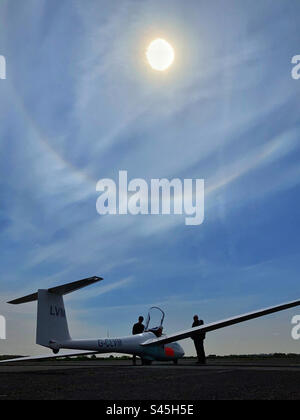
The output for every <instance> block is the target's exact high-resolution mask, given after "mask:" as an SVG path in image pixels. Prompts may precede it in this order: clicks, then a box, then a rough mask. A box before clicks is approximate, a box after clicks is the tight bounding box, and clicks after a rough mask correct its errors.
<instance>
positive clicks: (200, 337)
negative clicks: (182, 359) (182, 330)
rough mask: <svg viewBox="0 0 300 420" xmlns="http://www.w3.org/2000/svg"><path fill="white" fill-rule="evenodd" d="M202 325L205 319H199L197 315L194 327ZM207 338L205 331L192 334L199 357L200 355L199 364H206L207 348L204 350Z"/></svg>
mask: <svg viewBox="0 0 300 420" xmlns="http://www.w3.org/2000/svg"><path fill="white" fill-rule="evenodd" d="M202 325H204V321H202V320H199V317H198V315H195V316H194V322H193V325H192V328H195V327H201V326H202ZM205 338H206V334H205V333H203V332H198V333H195V334H193V336H192V339H193V341H194V344H195V348H196V352H197V357H198V362H197V364H199V365H205V364H206V356H205V350H204V340H205Z"/></svg>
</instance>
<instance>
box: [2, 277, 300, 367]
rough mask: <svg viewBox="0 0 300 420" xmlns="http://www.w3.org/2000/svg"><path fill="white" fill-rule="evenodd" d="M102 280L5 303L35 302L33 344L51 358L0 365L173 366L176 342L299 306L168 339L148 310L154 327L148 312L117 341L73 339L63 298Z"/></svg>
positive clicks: (177, 351) (177, 350) (286, 305)
mask: <svg viewBox="0 0 300 420" xmlns="http://www.w3.org/2000/svg"><path fill="white" fill-rule="evenodd" d="M102 280H103V279H102V278H100V277H91V278H88V279H83V280H79V281H76V282H74V283H68V284H64V285H62V286H58V287H54V288H50V289H46V290H44V289H41V290H38V292H37V293H34V294H32V295H29V296H25V297H22V298H20V299H16V300H13V301H11V302H8V303H10V304H13V305H19V304H23V303H28V302H33V301H36V300H37V301H38V313H37V337H36V343H37V344H38V345H41V346H43V347H47V348H49V349H51V350H52V351H53V353H54V356H36V357H26V358H19V359H14V360H5V361H2V362H0V363H9V362H15V361H25V360H41V359H49V358H58V357H68V356H75V355H77V356H78V355H87V354H104V353H121V354H132V355H136V356H139V357H141V359H142V361H143V363H144V364H151V362H152V361H155V360H156V361H173V362H174V363H177V361H178V359H181V358H182V357H183V356H184V350H183V349H182V347H181V346H180V345H179V344H178V343H177V342H176V341H180V340H184V339H186V338H191V337H194V336H195V334H197V333H203V332H205V333H208V332H211V331H215V330H218V329H220V328H225V327H228V326H231V325H235V324H239V323H241V322H245V321H249V320H251V319H256V318H259V317H262V316H265V315H270V314H273V313H276V312H280V311H283V310H286V309H291V308H294V307H296V306H299V305H300V300H297V301H293V302H288V303H284V304H281V305H277V306H272V307H270V308H266V309H261V310H259V311H255V312H251V313H248V314H244V315H240V316H236V317H232V318H229V319H226V320H223V321H218V322H214V323H211V324H207V325H204V326H200V327H196V328H192V329H188V330H185V331H181V332H178V333H175V334H172V335H169V336H167V335H165V334H163V333H162V331H163V321H164V312H163V311H162V310H161V309H160V308H151V309H156V310H158V311H160V312H161V313H162V319H161V322H160V325H159V326H157V327H154V328H153V327H152V328H151V327H150V321H151V316H150V312H149V316H148V320H147V324H146V328H145V331H144V333H142V334H138V335H134V336H128V337H119V338H107V339H101V338H100V339H94V340H74V339H72V338H71V336H70V333H69V327H68V322H67V316H66V311H65V305H64V300H63V296H64V295H67V294H69V293H71V292H74V291H76V290H79V289H81V288H83V287H86V286H89V285H91V284H94V283H96V282H99V281H102ZM62 349H64V350H81V352H80V353H75V354H74V352H73V353H66V354H60V355H59V356H58V353H59V351H60V350H62Z"/></svg>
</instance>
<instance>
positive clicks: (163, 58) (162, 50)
mask: <svg viewBox="0 0 300 420" xmlns="http://www.w3.org/2000/svg"><path fill="white" fill-rule="evenodd" d="M146 56H147V60H148V62H149V64H150V66H151V67H152V68H153V69H154V70H157V71H164V70H167V69H168V68H169V67H170V66H171V65H172V64H173V62H174V59H175V52H174V49H173V47H172V46H171V45H170V44H169V43H168V42H167V41H165V40H164V39H156V40H154V41H152V42H151V44H150V45H149V47H148V49H147V52H146Z"/></svg>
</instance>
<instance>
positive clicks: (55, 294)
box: [9, 277, 103, 351]
mask: <svg viewBox="0 0 300 420" xmlns="http://www.w3.org/2000/svg"><path fill="white" fill-rule="evenodd" d="M101 280H103V279H102V278H100V277H91V278H88V279H84V280H79V281H77V282H74V283H68V284H64V285H62V286H58V287H54V288H51V289H46V290H43V289H41V290H38V292H37V293H34V294H32V295H29V296H25V297H22V298H20V299H16V300H13V301H11V302H9V303H11V304H13V305H20V304H22V303H27V302H33V301H36V300H37V301H38V313H37V332H36V343H37V344H39V345H40V346H44V347H48V348H51V349H52V350H54V351H55V350H59V348H60V344H61V343H65V342H67V341H70V340H71V337H70V333H69V327H68V321H67V316H66V310H65V304H64V298H63V296H64V295H67V294H69V293H71V292H74V291H76V290H79V289H81V288H83V287H86V286H89V285H90V284H93V283H96V282H98V281H101Z"/></svg>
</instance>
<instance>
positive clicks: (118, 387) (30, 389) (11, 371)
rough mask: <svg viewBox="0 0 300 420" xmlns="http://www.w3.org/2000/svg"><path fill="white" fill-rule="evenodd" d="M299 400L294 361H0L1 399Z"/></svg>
mask: <svg viewBox="0 0 300 420" xmlns="http://www.w3.org/2000/svg"><path fill="white" fill-rule="evenodd" d="M6 399H10V400H18V399H69V400H78V399H82V400H84V399H96V400H133V399H136V400H145V399H150V400H198V401H199V400H203V399H209V400H218V399H294V400H299V399H300V365H299V361H298V363H297V362H295V363H293V361H275V362H274V360H273V361H263V362H261V361H255V362H253V361H252V362H251V363H250V362H249V361H248V362H240V361H234V362H226V363H225V362H224V363H223V362H220V361H218V362H213V363H212V362H210V363H209V365H208V366H204V367H199V366H197V365H195V363H194V362H193V361H189V360H184V361H181V363H180V365H179V366H174V365H172V364H153V365H152V366H147V367H142V366H136V367H133V366H131V363H130V361H101V360H100V361H88V362H53V361H52V362H42V363H41V362H39V363H36V362H35V363H33V362H27V363H23V364H21V365H20V364H11V365H1V366H0V400H6Z"/></svg>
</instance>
